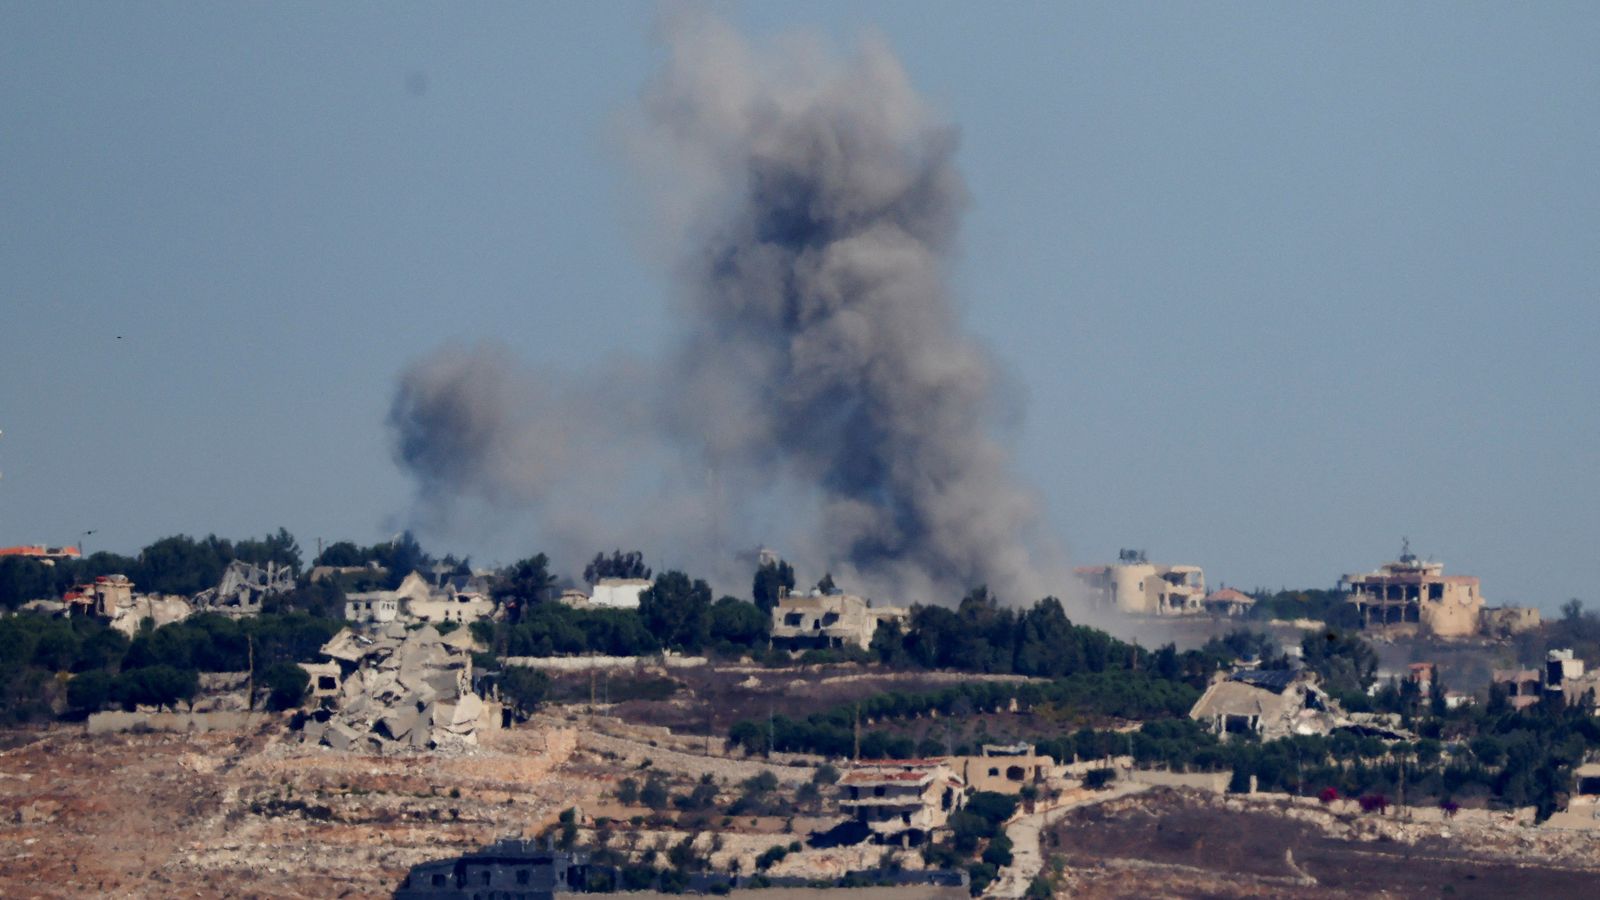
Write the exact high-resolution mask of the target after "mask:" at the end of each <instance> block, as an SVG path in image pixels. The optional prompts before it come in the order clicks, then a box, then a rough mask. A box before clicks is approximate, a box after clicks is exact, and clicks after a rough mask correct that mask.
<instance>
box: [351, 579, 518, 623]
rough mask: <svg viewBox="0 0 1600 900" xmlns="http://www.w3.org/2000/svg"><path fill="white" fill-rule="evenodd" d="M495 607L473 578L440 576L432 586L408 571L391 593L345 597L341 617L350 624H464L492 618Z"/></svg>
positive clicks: (483, 586)
mask: <svg viewBox="0 0 1600 900" xmlns="http://www.w3.org/2000/svg"><path fill="white" fill-rule="evenodd" d="M496 608H497V605H496V603H495V602H494V599H493V598H492V597H490V596H489V594H488V588H487V585H486V584H485V583H484V582H483V580H482V579H480V578H478V577H477V576H465V575H463V576H454V577H443V578H441V579H440V582H439V583H438V584H434V583H432V582H430V581H429V580H428V578H427V576H425V575H423V574H422V573H421V572H412V573H411V574H410V575H407V576H406V577H405V579H404V580H403V581H401V582H400V586H399V587H397V588H395V589H394V590H392V591H365V592H361V593H354V594H346V595H345V604H344V617H345V619H346V620H347V621H350V622H358V623H362V624H374V625H384V624H388V623H389V622H404V623H407V624H412V625H415V624H418V623H429V624H444V623H445V622H455V623H458V624H462V625H466V624H470V623H472V622H476V621H478V620H479V619H484V618H488V617H491V616H493V615H494V613H495V610H496Z"/></svg>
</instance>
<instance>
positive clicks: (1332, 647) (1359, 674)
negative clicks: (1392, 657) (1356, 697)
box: [1300, 628, 1378, 695]
mask: <svg viewBox="0 0 1600 900" xmlns="http://www.w3.org/2000/svg"><path fill="white" fill-rule="evenodd" d="M1300 650H1301V657H1302V658H1303V659H1304V661H1305V664H1306V668H1308V669H1310V670H1311V671H1313V672H1315V673H1317V675H1319V676H1320V677H1321V678H1322V686H1323V689H1324V690H1326V691H1327V692H1328V693H1330V694H1334V695H1339V694H1354V693H1360V692H1362V691H1365V690H1366V689H1367V688H1368V687H1370V686H1371V685H1372V682H1373V681H1375V680H1376V679H1377V675H1378V654H1377V653H1376V652H1374V651H1373V649H1372V647H1371V646H1370V645H1368V644H1367V642H1366V641H1363V640H1362V639H1361V638H1360V637H1358V636H1357V635H1355V634H1354V633H1352V632H1345V631H1338V630H1336V629H1332V628H1330V629H1328V630H1327V631H1323V632H1315V633H1312V634H1308V635H1306V636H1305V639H1304V640H1302V641H1301V642H1300Z"/></svg>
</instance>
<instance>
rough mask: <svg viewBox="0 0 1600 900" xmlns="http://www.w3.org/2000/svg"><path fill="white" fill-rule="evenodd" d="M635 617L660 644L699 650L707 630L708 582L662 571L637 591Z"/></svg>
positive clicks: (709, 608)
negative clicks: (647, 586)
mask: <svg viewBox="0 0 1600 900" xmlns="http://www.w3.org/2000/svg"><path fill="white" fill-rule="evenodd" d="M639 617H640V618H641V619H643V620H644V624H645V627H646V628H647V629H649V630H650V631H651V632H653V633H654V634H655V635H656V637H658V638H659V639H660V640H661V642H662V643H663V644H665V645H667V646H669V647H672V648H674V649H678V650H684V651H689V652H693V651H696V650H699V649H700V648H701V647H702V646H704V644H705V643H706V640H707V639H708V638H709V637H710V634H711V586H710V585H708V584H706V583H705V582H704V581H701V580H699V579H695V580H694V581H690V580H689V576H687V575H685V574H683V573H682V572H676V571H674V572H663V573H662V574H660V575H658V576H656V581H655V584H653V585H651V586H650V587H649V588H647V589H646V590H645V591H644V592H643V593H641V594H640V595H639Z"/></svg>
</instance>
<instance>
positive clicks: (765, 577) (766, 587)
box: [750, 559, 794, 615]
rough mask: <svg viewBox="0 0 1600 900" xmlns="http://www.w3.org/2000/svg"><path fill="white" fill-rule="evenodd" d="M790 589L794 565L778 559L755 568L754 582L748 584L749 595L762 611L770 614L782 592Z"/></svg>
mask: <svg viewBox="0 0 1600 900" xmlns="http://www.w3.org/2000/svg"><path fill="white" fill-rule="evenodd" d="M792 590H794V567H793V566H791V565H789V564H788V563H786V562H784V561H783V560H781V559H779V560H774V561H772V562H769V563H764V564H763V565H762V566H761V568H759V569H757V570H756V577H755V582H754V583H753V584H752V585H751V586H750V597H751V599H752V600H754V601H755V604H756V606H757V607H758V608H759V609H760V610H761V611H762V612H763V613H767V614H769V615H770V614H771V613H772V608H773V607H775V606H777V605H778V599H779V598H780V597H782V596H783V593H784V592H785V591H792Z"/></svg>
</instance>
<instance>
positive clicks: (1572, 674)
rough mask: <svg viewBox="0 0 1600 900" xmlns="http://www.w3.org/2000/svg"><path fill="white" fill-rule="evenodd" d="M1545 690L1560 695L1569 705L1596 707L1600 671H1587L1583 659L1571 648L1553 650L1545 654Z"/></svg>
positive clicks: (1599, 686)
mask: <svg viewBox="0 0 1600 900" xmlns="http://www.w3.org/2000/svg"><path fill="white" fill-rule="evenodd" d="M1544 690H1545V693H1547V694H1558V695H1560V696H1561V698H1562V700H1563V701H1564V702H1565V703H1566V705H1568V706H1579V705H1582V706H1587V707H1588V708H1590V709H1594V708H1595V707H1596V698H1597V697H1600V671H1592V672H1589V671H1585V670H1584V664H1583V660H1581V659H1578V658H1577V657H1575V656H1573V655H1572V651H1571V650H1551V651H1549V652H1548V653H1546V654H1545V663H1544Z"/></svg>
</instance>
